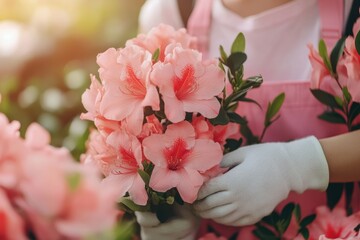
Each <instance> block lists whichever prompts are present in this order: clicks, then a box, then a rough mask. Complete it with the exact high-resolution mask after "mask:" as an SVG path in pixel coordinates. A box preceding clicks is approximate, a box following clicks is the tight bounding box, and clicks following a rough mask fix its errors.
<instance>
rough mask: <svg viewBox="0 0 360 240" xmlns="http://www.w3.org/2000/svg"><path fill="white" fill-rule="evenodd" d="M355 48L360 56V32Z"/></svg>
mask: <svg viewBox="0 0 360 240" xmlns="http://www.w3.org/2000/svg"><path fill="white" fill-rule="evenodd" d="M355 48H356V51H357V53H358V54H360V32H358V33H357V34H356V37H355Z"/></svg>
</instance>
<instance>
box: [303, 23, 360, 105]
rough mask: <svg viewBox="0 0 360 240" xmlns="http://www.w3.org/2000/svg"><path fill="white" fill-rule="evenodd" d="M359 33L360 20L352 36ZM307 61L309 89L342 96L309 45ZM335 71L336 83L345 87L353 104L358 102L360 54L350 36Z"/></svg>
mask: <svg viewBox="0 0 360 240" xmlns="http://www.w3.org/2000/svg"><path fill="white" fill-rule="evenodd" d="M359 31H360V19H358V20H357V21H356V23H355V24H354V27H353V33H354V36H356V34H358V33H359ZM309 49H310V53H309V59H310V62H311V66H312V73H311V88H312V89H319V88H320V89H324V90H326V91H328V92H330V93H333V94H336V95H337V96H342V92H341V88H339V85H338V84H337V83H336V81H335V79H333V77H334V76H331V72H330V71H329V69H328V68H327V67H326V64H325V63H324V61H323V59H322V57H321V56H320V55H319V53H318V52H317V51H316V50H315V49H314V47H313V46H312V45H309ZM336 68H337V69H334V71H335V70H336V72H337V74H338V76H337V78H338V81H339V84H340V86H341V87H347V88H348V90H349V92H350V94H351V96H352V100H353V101H354V102H360V54H359V53H358V52H357V51H356V48H355V39H354V37H352V36H349V37H347V39H346V40H345V48H344V54H343V55H342V56H341V57H340V59H339V61H338V64H337V67H336Z"/></svg>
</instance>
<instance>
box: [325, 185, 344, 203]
mask: <svg viewBox="0 0 360 240" xmlns="http://www.w3.org/2000/svg"><path fill="white" fill-rule="evenodd" d="M343 189H344V184H343V183H330V184H329V186H328V188H327V189H326V201H327V206H328V207H329V208H330V209H333V208H334V207H335V206H336V204H338V202H339V201H340V198H341V196H342V193H343Z"/></svg>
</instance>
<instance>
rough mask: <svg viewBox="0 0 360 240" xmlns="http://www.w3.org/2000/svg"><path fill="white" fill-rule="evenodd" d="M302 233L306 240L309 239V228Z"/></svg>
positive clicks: (302, 230)
mask: <svg viewBox="0 0 360 240" xmlns="http://www.w3.org/2000/svg"><path fill="white" fill-rule="evenodd" d="M300 233H301V235H302V236H303V237H304V238H305V239H309V235H310V234H309V230H308V229H307V228H304V229H301V231H300Z"/></svg>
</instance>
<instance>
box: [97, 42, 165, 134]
mask: <svg viewBox="0 0 360 240" xmlns="http://www.w3.org/2000/svg"><path fill="white" fill-rule="evenodd" d="M104 58H105V57H104ZM108 58H111V60H110V59H109V60H107V61H105V60H103V61H104V62H105V63H107V62H109V63H111V64H112V65H113V64H114V61H116V67H113V68H111V67H112V65H111V66H108V69H107V70H106V72H111V74H110V73H107V74H106V75H105V74H103V75H104V76H103V77H102V75H100V78H104V77H106V80H103V87H104V95H103V98H102V101H101V103H100V113H101V115H102V116H104V117H105V118H106V119H109V120H115V121H125V122H126V126H127V128H128V130H129V131H130V132H131V133H132V134H134V135H138V134H140V132H141V129H142V123H143V120H144V107H146V106H150V107H152V109H153V110H159V103H160V100H159V94H158V92H157V90H156V88H155V86H154V85H153V84H151V83H150V81H149V74H150V71H151V68H152V61H151V54H150V53H149V52H147V51H145V50H144V49H142V48H140V47H138V46H135V45H134V46H129V47H126V48H124V49H121V50H119V52H117V54H115V53H114V54H111V55H110V54H109V56H108ZM113 58H115V60H114V59H113ZM106 59H107V58H106ZM112 71H114V72H112ZM102 72H104V71H102ZM110 76H115V77H114V78H111V77H110Z"/></svg>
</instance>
